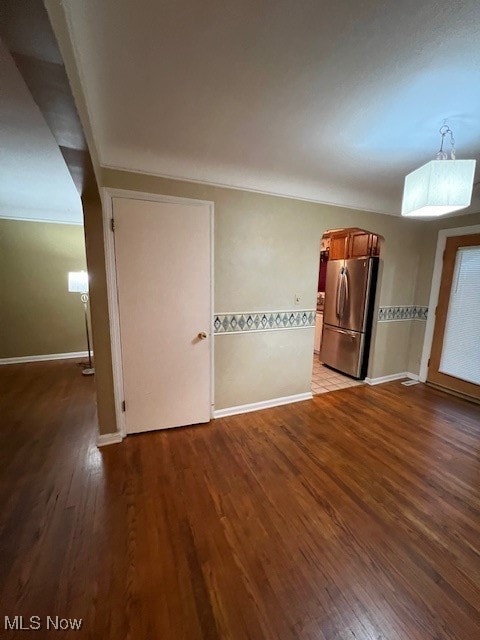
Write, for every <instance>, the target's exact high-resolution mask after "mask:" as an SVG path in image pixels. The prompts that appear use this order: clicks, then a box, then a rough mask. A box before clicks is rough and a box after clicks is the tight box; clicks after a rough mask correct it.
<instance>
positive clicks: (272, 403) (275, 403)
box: [213, 393, 313, 418]
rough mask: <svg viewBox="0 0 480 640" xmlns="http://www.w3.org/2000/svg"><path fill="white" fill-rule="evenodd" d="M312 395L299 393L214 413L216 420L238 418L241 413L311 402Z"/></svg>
mask: <svg viewBox="0 0 480 640" xmlns="http://www.w3.org/2000/svg"><path fill="white" fill-rule="evenodd" d="M312 398H313V395H312V394H311V393H297V394H296V395H293V396H284V397H283V398H272V400H262V402H253V403H252V404H240V405H238V406H236V407H227V408H226V409H218V411H214V412H213V417H214V418H226V417H227V416H236V415H238V414H240V413H250V412H251V411H260V410H261V409H271V408H272V407H280V406H281V405H283V404H291V403H293V402H302V401H303V400H311V399H312Z"/></svg>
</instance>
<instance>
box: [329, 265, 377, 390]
mask: <svg viewBox="0 0 480 640" xmlns="http://www.w3.org/2000/svg"><path fill="white" fill-rule="evenodd" d="M377 272H378V258H352V259H350V260H329V261H328V264H327V278H326V285H325V306H324V310H323V333H322V343H321V347H320V360H321V361H322V362H323V363H324V364H326V365H328V366H330V367H333V368H334V369H337V370H338V371H342V372H343V373H346V374H348V375H350V376H353V377H354V378H364V377H365V376H366V374H367V365H368V351H369V348H370V336H371V331H372V319H373V306H374V302H375V289H376V284H377Z"/></svg>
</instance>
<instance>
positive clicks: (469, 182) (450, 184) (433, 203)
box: [402, 123, 476, 217]
mask: <svg viewBox="0 0 480 640" xmlns="http://www.w3.org/2000/svg"><path fill="white" fill-rule="evenodd" d="M440 135H441V137H442V141H441V144H440V150H439V151H438V153H437V155H436V159H435V160H431V161H430V162H427V164H424V165H423V167H420V168H419V169H416V171H412V173H409V174H408V176H406V178H405V185H404V188H403V201H402V216H417V217H433V216H443V215H445V214H446V213H451V212H452V211H459V210H460V209H465V208H466V207H468V206H469V205H470V202H471V200H472V188H473V177H474V173H475V164H476V160H457V159H456V158H455V138H454V137H453V131H452V130H451V129H450V127H449V126H448V125H447V124H445V123H444V124H443V125H442V126H441V127H440ZM447 135H449V136H450V159H448V155H447V153H446V152H445V151H444V150H443V144H444V141H445V136H447Z"/></svg>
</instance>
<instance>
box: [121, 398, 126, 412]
mask: <svg viewBox="0 0 480 640" xmlns="http://www.w3.org/2000/svg"><path fill="white" fill-rule="evenodd" d="M126 410H127V405H126V404H125V400H124V401H123V402H122V411H126Z"/></svg>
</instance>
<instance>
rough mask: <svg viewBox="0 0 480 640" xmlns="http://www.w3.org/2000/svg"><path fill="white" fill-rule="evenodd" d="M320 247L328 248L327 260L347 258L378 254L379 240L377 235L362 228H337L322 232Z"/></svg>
mask: <svg viewBox="0 0 480 640" xmlns="http://www.w3.org/2000/svg"><path fill="white" fill-rule="evenodd" d="M322 247H325V248H326V249H327V250H328V252H329V255H328V258H329V260H348V259H349V258H366V257H370V256H378V255H379V251H380V242H379V236H377V235H376V234H374V233H370V232H369V231H365V230H364V229H357V228H354V229H338V230H335V231H330V232H329V231H327V232H326V233H325V234H324V236H323V238H322Z"/></svg>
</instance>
